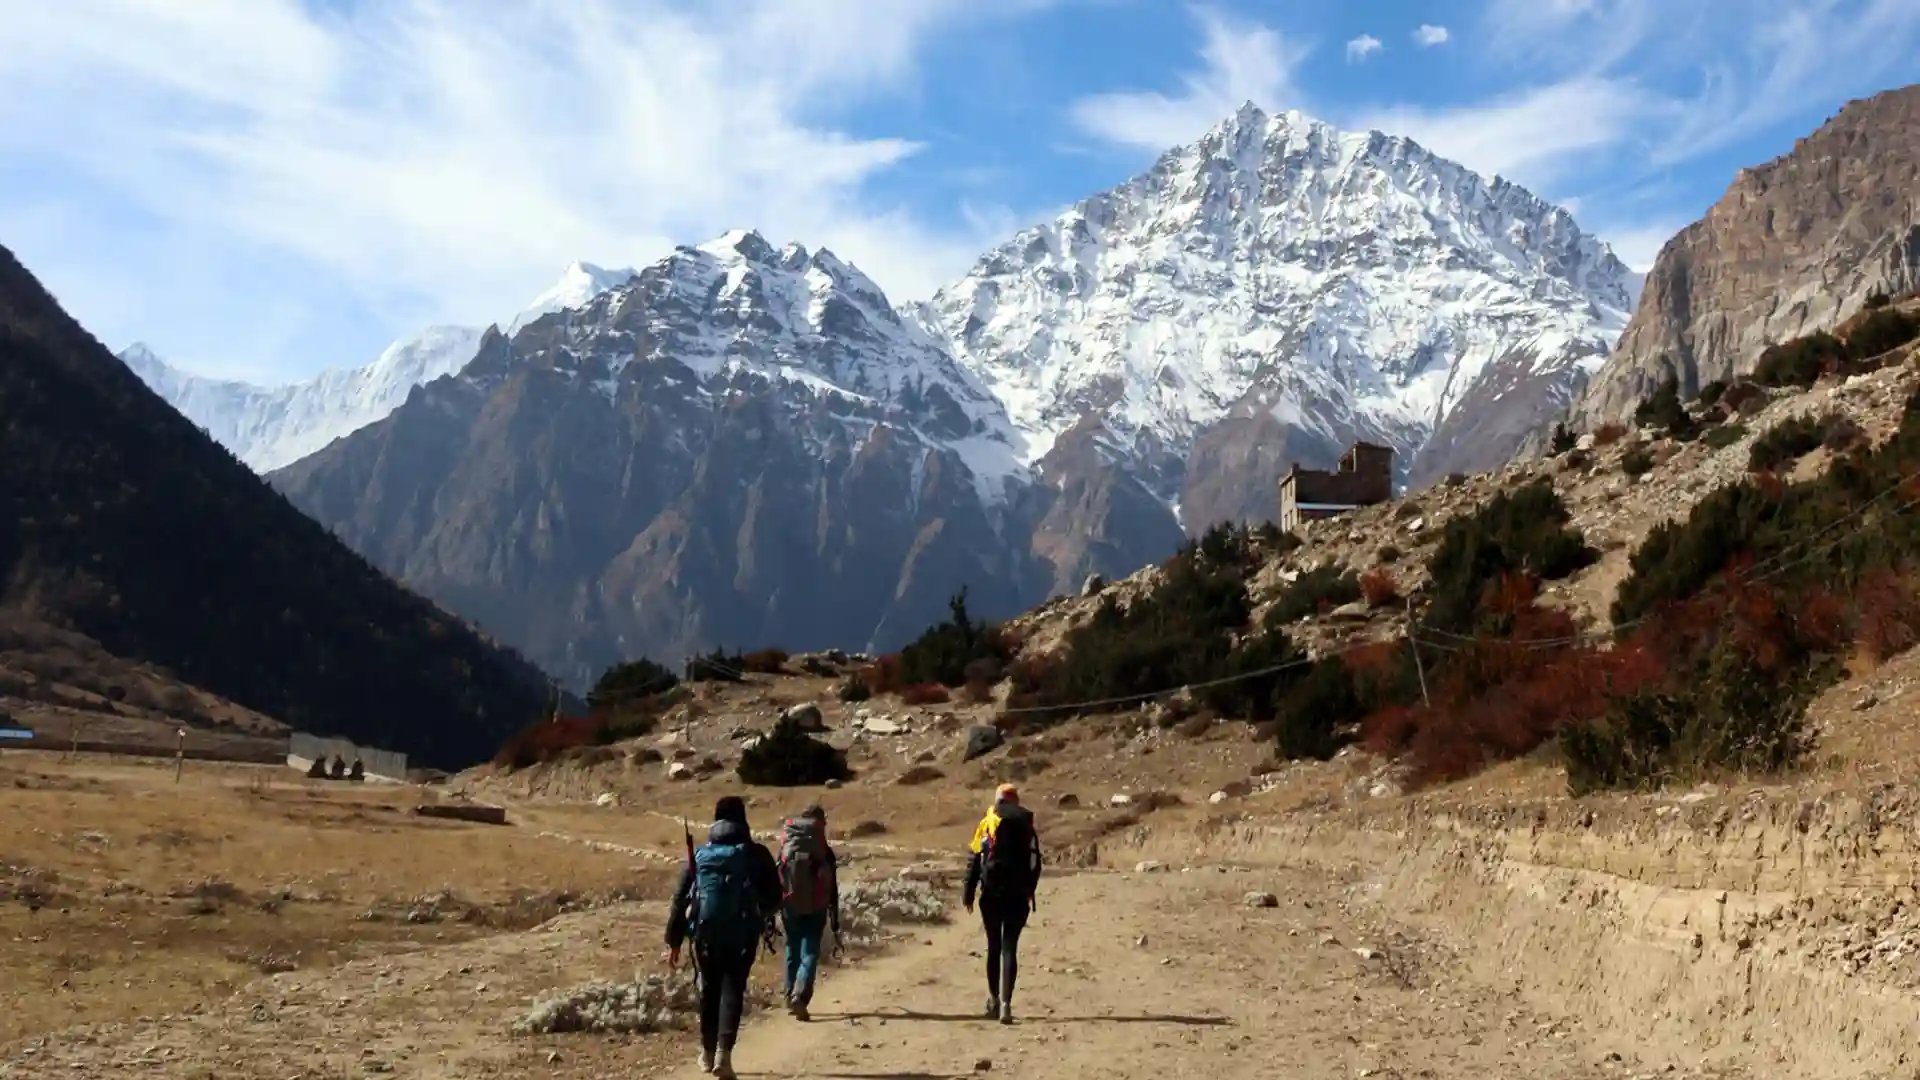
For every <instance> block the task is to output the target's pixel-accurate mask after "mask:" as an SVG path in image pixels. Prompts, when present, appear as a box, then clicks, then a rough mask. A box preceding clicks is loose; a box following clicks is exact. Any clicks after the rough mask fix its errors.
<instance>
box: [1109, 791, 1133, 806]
mask: <svg viewBox="0 0 1920 1080" xmlns="http://www.w3.org/2000/svg"><path fill="white" fill-rule="evenodd" d="M1107 805H1108V806H1114V807H1119V806H1132V805H1133V796H1131V795H1128V794H1126V793H1124V792H1122V793H1120V794H1118V795H1112V796H1109V797H1108V799H1107Z"/></svg>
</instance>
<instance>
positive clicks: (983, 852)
mask: <svg viewBox="0 0 1920 1080" xmlns="http://www.w3.org/2000/svg"><path fill="white" fill-rule="evenodd" d="M999 817H1000V821H999V823H998V824H996V825H995V826H994V827H993V831H992V832H991V833H989V834H987V839H986V842H985V843H984V844H983V845H982V846H981V848H980V891H981V893H982V894H983V895H992V896H1005V897H1018V898H1021V899H1024V898H1025V897H1026V896H1027V895H1028V894H1030V893H1032V892H1033V886H1034V879H1035V878H1036V877H1037V876H1038V869H1039V868H1038V866H1037V865H1036V863H1037V862H1038V861H1039V854H1040V852H1039V848H1038V846H1037V845H1036V843H1035V841H1034V836H1033V814H1032V813H1031V812H1030V811H1028V810H1027V809H1026V808H1025V807H1022V806H1006V807H1002V808H1000V810H999Z"/></svg>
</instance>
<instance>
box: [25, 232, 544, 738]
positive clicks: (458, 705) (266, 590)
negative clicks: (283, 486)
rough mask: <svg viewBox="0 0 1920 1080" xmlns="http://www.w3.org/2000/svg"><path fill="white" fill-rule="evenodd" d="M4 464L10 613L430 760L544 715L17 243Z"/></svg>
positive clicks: (520, 682) (443, 616)
mask: <svg viewBox="0 0 1920 1080" xmlns="http://www.w3.org/2000/svg"><path fill="white" fill-rule="evenodd" d="M0 462H4V463H5V464H4V467H3V468H0V606H4V607H8V608H14V609H19V610H23V611H25V612H28V613H31V614H32V615H34V616H35V617H37V618H40V619H43V620H45V621H47V622H50V623H54V624H57V625H65V626H68V627H71V628H72V629H74V630H78V631H80V632H81V633H84V634H87V635H88V636H90V637H92V638H94V639H96V640H98V641H99V642H100V643H101V644H102V645H103V646H105V647H106V648H107V649H108V650H110V651H111V652H113V653H115V654H116V655H120V656H124V657H128V658H130V659H137V660H142V661H146V662H149V663H153V664H157V665H161V666H164V667H165V668H168V669H170V670H171V671H172V672H173V673H174V674H175V675H177V676H178V677H179V678H180V679H181V680H183V681H185V682H187V683H191V684H193V685H195V686H199V687H202V688H205V689H207V690H209V691H211V692H213V693H216V694H219V695H221V696H222V697H226V698H229V699H231V700H233V701H235V702H238V703H240V704H242V705H245V706H247V707H248V708H250V709H253V710H256V711H258V712H261V713H265V714H268V715H270V716H273V717H276V718H279V719H281V720H284V721H286V722H287V723H289V724H292V725H294V726H296V727H300V728H305V729H308V730H312V731H316V732H322V733H328V734H339V735H343V736H346V737H349V738H352V739H354V740H356V741H364V742H368V743H373V744H378V745H381V746H386V747H391V748H394V749H398V750H404V751H406V752H407V753H409V754H411V755H413V756H414V757H415V758H416V759H418V760H420V761H421V762H422V763H426V764H441V765H459V764H462V763H465V762H468V761H472V760H476V759H479V758H482V757H485V756H487V755H488V754H490V753H491V752H492V750H493V748H494V747H496V746H497V745H499V743H500V740H501V738H502V737H503V736H504V735H505V734H506V733H508V732H511V731H513V730H516V729H518V728H519V727H522V726H524V725H525V724H526V723H527V722H529V721H530V720H531V719H532V718H533V717H534V716H535V715H537V714H538V712H539V711H540V710H541V708H542V706H543V703H544V700H545V694H546V682H545V679H544V678H543V677H542V675H541V674H540V672H539V671H537V670H536V669H535V668H533V667H532V666H531V665H529V664H527V663H526V662H525V661H523V660H522V659H521V658H519V657H518V656H516V655H514V654H513V653H511V652H510V651H508V650H506V649H504V648H502V647H501V646H499V645H497V644H495V643H493V642H491V641H489V640H487V639H486V638H484V637H482V636H481V635H480V634H479V633H478V632H476V631H475V630H474V629H473V628H471V627H469V626H467V625H466V624H464V623H462V622H461V621H460V620H458V619H457V618H455V617H454V616H452V615H449V614H448V613H446V612H445V611H442V610H441V609H439V608H437V607H435V606H433V605H432V604H430V603H428V602H427V601H425V600H423V599H421V598H420V597H417V596H415V595H413V594H412V593H409V592H407V591H406V590H405V589H403V588H401V587H400V586H399V585H397V584H395V583H394V582H393V581H392V580H390V579H388V578H387V577H385V576H384V575H382V574H381V573H380V572H379V571H377V570H375V569H374V568H373V567H372V566H370V565H368V564H367V562H366V561H365V560H363V559H361V558H360V557H359V556H358V555H355V554H354V553H353V552H351V551H350V550H348V549H347V548H346V546H345V545H343V544H341V543H339V542H338V541H337V540H335V539H334V538H333V537H332V536H331V535H329V534H328V533H327V532H326V531H325V530H324V529H323V528H321V527H320V526H319V525H317V524H315V523H314V522H313V521H311V520H309V519H308V518H307V517H306V516H304V515H302V514H301V513H300V512H299V511H297V510H295V509H294V508H293V507H292V506H291V505H289V504H288V503H287V502H286V501H285V500H284V499H282V498H281V497H280V496H279V495H278V494H276V493H275V492H274V491H273V490H272V489H271V488H269V487H268V486H267V484H266V483H265V482H264V481H262V480H261V479H259V478H258V477H256V476H255V475H254V474H253V473H252V472H250V471H249V470H248V469H247V468H246V467H245V466H244V465H242V464H241V463H240V462H239V461H238V460H236V459H235V458H234V457H232V456H231V455H230V454H229V453H228V452H227V451H225V450H223V449H221V448H220V447H219V446H217V445H216V444H215V443H214V442H213V440H212V439H210V438H208V437H207V436H206V435H205V434H204V433H203V432H201V431H200V430H199V429H197V428H196V427H194V425H193V424H192V423H190V422H189V421H187V420H186V419H184V418H183V417H181V416H180V415H179V414H178V413H176V412H175V411H174V410H173V409H172V408H170V407H169V406H168V405H167V404H166V403H165V402H164V401H162V400H161V399H160V398H159V397H158V396H156V395H155V394H154V393H153V392H152V391H151V390H149V389H147V387H146V386H145V385H144V384H142V383H141V381H140V380H139V379H138V378H137V377H136V376H135V375H134V374H133V373H132V372H131V371H129V370H128V369H127V368H126V367H125V366H124V365H123V364H121V363H120V361H118V360H116V359H115V358H114V356H113V355H112V354H111V353H110V352H108V351H107V349H106V347H105V346H103V345H101V344H100V342H98V341H96V340H94V338H93V337H92V336H91V335H90V334H88V333H87V332H86V331H85V330H83V329H82V328H81V327H80V326H79V325H78V324H77V323H75V322H74V321H73V320H72V319H71V318H70V317H68V315H67V314H66V313H65V312H64V311H62V310H61V308H60V306H59V304H58V303H57V302H56V301H55V300H54V298H53V297H52V296H50V295H48V294H47V292H46V290H45V289H43V288H42V287H41V286H40V284H39V282H38V281H36V280H35V279H34V277H33V275H32V274H30V273H28V272H27V270H26V269H25V268H23V267H22V266H21V265H20V264H19V262H18V261H16V260H15V259H14V257H13V255H12V253H11V252H9V251H7V250H6V249H4V248H0Z"/></svg>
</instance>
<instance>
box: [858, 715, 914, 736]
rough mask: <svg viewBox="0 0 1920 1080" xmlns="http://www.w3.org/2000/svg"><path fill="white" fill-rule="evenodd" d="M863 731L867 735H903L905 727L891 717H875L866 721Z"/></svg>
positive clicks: (905, 730)
mask: <svg viewBox="0 0 1920 1080" xmlns="http://www.w3.org/2000/svg"><path fill="white" fill-rule="evenodd" d="M865 730H866V733H867V734H869V735H905V734H906V733H907V725H905V724H903V723H901V722H900V721H898V720H895V719H893V718H891V717H886V716H876V717H874V718H873V719H871V720H869V721H867V723H866V728H865Z"/></svg>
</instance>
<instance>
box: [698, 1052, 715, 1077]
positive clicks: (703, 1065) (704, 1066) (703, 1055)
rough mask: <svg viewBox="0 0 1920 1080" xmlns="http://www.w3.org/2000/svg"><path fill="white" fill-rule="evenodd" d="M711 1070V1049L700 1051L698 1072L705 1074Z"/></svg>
mask: <svg viewBox="0 0 1920 1080" xmlns="http://www.w3.org/2000/svg"><path fill="white" fill-rule="evenodd" d="M712 1071H713V1051H711V1050H702V1051H700V1074H701V1075H702V1076H705V1075H706V1074H708V1073H710V1072H712Z"/></svg>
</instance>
